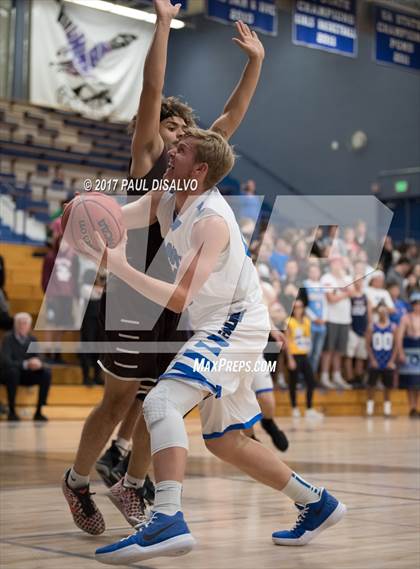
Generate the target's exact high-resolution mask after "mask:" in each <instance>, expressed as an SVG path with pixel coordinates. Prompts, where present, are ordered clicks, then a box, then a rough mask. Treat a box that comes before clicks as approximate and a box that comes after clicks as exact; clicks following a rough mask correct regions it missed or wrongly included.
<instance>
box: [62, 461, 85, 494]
mask: <svg viewBox="0 0 420 569" xmlns="http://www.w3.org/2000/svg"><path fill="white" fill-rule="evenodd" d="M67 484H68V486H69V487H70V488H73V490H77V488H84V487H85V486H87V485H88V484H89V476H82V475H81V474H77V472H76V471H75V470H74V466H72V467H71V470H70V473H69V475H68V477H67Z"/></svg>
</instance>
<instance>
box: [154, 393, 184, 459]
mask: <svg viewBox="0 0 420 569" xmlns="http://www.w3.org/2000/svg"><path fill="white" fill-rule="evenodd" d="M143 416H144V420H145V423H146V426H147V429H148V431H149V433H150V446H151V452H152V455H153V454H155V453H156V452H159V451H161V450H164V449H167V448H171V447H181V448H185V449H187V450H188V437H187V433H186V431H185V425H184V419H183V415H182V411H181V410H180V409H179V408H178V406H177V404H176V403H175V402H174V401H172V400H171V399H170V397H169V388H168V386H167V385H164V384H159V385H158V386H157V387H155V388H154V389H152V391H151V392H150V393H149V394H148V395H147V397H146V399H145V400H144V403H143Z"/></svg>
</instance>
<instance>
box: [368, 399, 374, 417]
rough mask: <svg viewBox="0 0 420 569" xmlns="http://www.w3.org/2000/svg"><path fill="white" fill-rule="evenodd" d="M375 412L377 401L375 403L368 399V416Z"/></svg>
mask: <svg viewBox="0 0 420 569" xmlns="http://www.w3.org/2000/svg"><path fill="white" fill-rule="evenodd" d="M374 410H375V401H373V399H368V400H367V401H366V413H367V414H368V415H372V413H373V412H374Z"/></svg>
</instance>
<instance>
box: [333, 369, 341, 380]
mask: <svg viewBox="0 0 420 569" xmlns="http://www.w3.org/2000/svg"><path fill="white" fill-rule="evenodd" d="M337 380H338V381H342V380H343V376H342V375H341V372H340V371H335V372H334V373H333V381H337Z"/></svg>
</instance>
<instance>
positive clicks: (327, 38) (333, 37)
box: [292, 0, 357, 57]
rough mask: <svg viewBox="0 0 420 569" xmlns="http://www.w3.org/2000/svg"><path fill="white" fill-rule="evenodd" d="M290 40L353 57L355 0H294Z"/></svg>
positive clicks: (355, 45) (354, 44) (355, 47)
mask: <svg viewBox="0 0 420 569" xmlns="http://www.w3.org/2000/svg"><path fill="white" fill-rule="evenodd" d="M292 27H293V32H292V35H293V43H294V44H296V45H304V46H306V47H312V48H315V49H322V50H324V51H330V52H333V53H338V54H340V55H346V56H350V57H356V55H357V29H356V0H296V2H295V10H294V13H293V24H292Z"/></svg>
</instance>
